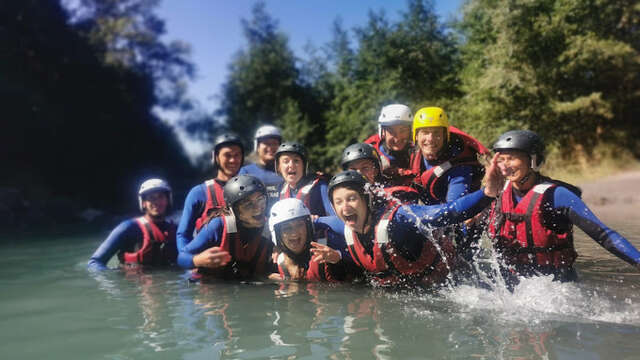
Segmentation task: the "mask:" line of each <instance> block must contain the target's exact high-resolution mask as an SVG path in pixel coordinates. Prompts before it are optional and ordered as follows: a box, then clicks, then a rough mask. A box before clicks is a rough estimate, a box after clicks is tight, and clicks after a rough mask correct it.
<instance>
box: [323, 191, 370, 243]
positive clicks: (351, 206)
mask: <svg viewBox="0 0 640 360" xmlns="http://www.w3.org/2000/svg"><path fill="white" fill-rule="evenodd" d="M331 203H332V204H333V208H334V209H335V211H336V215H338V217H339V218H340V220H342V221H343V222H344V223H345V224H346V225H347V226H348V227H350V228H351V229H352V230H353V231H355V232H358V233H364V227H365V225H366V222H367V213H368V211H367V206H368V205H367V202H366V199H365V198H364V197H363V196H362V195H360V193H358V192H357V191H356V190H353V189H350V188H348V187H339V188H336V189H334V190H333V193H332V194H331Z"/></svg>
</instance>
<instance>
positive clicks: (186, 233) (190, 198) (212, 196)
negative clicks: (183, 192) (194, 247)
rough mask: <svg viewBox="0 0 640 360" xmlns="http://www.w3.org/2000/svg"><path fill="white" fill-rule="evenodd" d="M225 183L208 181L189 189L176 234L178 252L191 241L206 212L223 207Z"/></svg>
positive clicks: (215, 180) (214, 180) (216, 180)
mask: <svg viewBox="0 0 640 360" xmlns="http://www.w3.org/2000/svg"><path fill="white" fill-rule="evenodd" d="M224 184H225V182H224V181H220V180H218V179H213V180H208V181H206V182H204V183H202V184H198V185H196V186H194V187H193V188H191V190H190V191H189V193H188V194H187V198H186V199H185V200H184V209H183V210H182V217H181V218H180V223H179V224H178V231H177V234H176V237H177V239H176V240H177V244H178V250H180V249H182V248H183V247H185V246H186V245H187V244H189V242H191V240H193V234H194V231H197V230H199V228H200V226H202V223H203V222H204V219H206V217H207V215H209V214H207V212H211V211H215V209H220V208H222V207H223V206H224V197H223V193H222V188H223V187H224Z"/></svg>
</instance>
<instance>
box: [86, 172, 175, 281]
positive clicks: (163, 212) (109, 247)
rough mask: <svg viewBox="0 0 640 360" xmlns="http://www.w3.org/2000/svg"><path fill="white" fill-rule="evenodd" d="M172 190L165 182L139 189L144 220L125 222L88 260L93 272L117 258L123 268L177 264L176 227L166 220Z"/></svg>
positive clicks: (154, 181)
mask: <svg viewBox="0 0 640 360" xmlns="http://www.w3.org/2000/svg"><path fill="white" fill-rule="evenodd" d="M171 194H172V193H171V187H170V186H169V184H168V183H167V182H166V181H165V180H162V179H149V180H146V181H144V182H143V183H142V184H141V185H140V189H139V190H138V206H139V208H140V212H142V213H143V216H140V217H137V218H134V219H129V220H125V221H123V222H122V223H120V225H118V227H116V228H115V229H114V230H113V231H112V232H111V233H110V234H109V236H108V237H107V239H106V240H105V241H104V242H102V244H100V246H99V247H98V249H97V250H96V251H95V252H94V253H93V255H92V256H91V259H89V264H88V265H89V268H90V269H92V270H104V269H107V263H108V262H109V260H110V259H111V258H112V257H113V255H117V256H118V260H120V263H121V264H125V265H129V266H130V265H143V266H167V265H172V264H175V263H176V257H177V256H178V252H177V249H176V225H175V224H174V223H173V222H170V221H167V220H165V217H166V216H167V214H168V211H169V210H170V208H171V205H172V195H171Z"/></svg>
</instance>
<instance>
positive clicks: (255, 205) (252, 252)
mask: <svg viewBox="0 0 640 360" xmlns="http://www.w3.org/2000/svg"><path fill="white" fill-rule="evenodd" d="M224 199H225V202H226V210H227V211H226V212H225V214H224V215H222V216H219V217H216V218H213V219H211V221H209V222H208V223H207V224H205V225H204V226H203V227H202V229H201V231H200V232H199V233H198V235H196V237H195V239H194V240H193V241H192V242H190V243H189V244H187V245H186V246H185V247H184V248H182V249H180V253H179V255H178V265H180V266H181V267H183V268H185V269H197V272H196V273H195V274H194V275H196V276H198V277H200V276H204V277H211V278H218V279H227V280H233V279H238V280H251V279H257V278H264V277H267V276H268V275H269V274H271V273H273V272H274V271H275V266H274V265H273V261H272V259H271V252H272V250H273V244H272V243H271V240H270V239H269V232H268V230H267V228H266V227H265V223H266V219H267V218H266V211H267V193H266V189H265V186H264V184H263V183H262V181H260V179H258V178H256V177H254V176H251V175H238V176H235V177H233V178H231V179H230V180H229V181H227V183H226V184H225V186H224Z"/></svg>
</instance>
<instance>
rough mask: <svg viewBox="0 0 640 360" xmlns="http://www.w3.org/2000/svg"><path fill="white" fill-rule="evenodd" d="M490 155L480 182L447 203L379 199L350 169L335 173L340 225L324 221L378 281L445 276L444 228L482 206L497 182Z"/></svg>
mask: <svg viewBox="0 0 640 360" xmlns="http://www.w3.org/2000/svg"><path fill="white" fill-rule="evenodd" d="M496 166H497V165H496V159H495V158H494V159H493V160H492V164H491V167H490V168H489V169H488V170H487V176H486V184H487V185H486V187H485V188H483V189H481V190H478V191H475V192H473V193H471V194H468V195H466V196H463V197H462V198H460V199H458V200H455V201H452V202H450V203H447V204H439V205H423V206H421V205H405V206H402V205H401V204H400V203H399V202H397V201H388V200H386V199H381V198H380V197H379V196H377V195H376V194H375V193H374V192H371V191H370V190H369V186H367V185H366V180H365V179H364V177H363V176H362V175H361V174H360V173H358V172H356V171H353V170H347V171H343V172H341V173H339V174H337V175H335V176H334V177H333V178H332V179H331V181H330V182H329V197H330V199H331V202H332V205H333V207H334V209H335V211H336V214H337V216H338V218H340V220H342V222H343V224H342V226H341V227H340V226H335V221H334V222H333V223H334V224H331V223H330V222H329V220H325V219H327V218H320V219H318V221H319V222H324V223H327V224H328V225H329V226H330V227H331V230H332V231H334V232H338V233H339V234H343V235H344V238H345V240H346V242H347V248H348V251H349V254H350V255H351V258H352V259H353V261H354V262H355V263H356V264H357V265H358V266H359V267H361V268H362V269H363V270H364V272H365V273H366V274H367V276H368V277H369V278H370V279H371V280H372V281H373V282H374V283H377V284H382V285H414V284H417V285H423V286H431V285H434V284H437V283H440V282H442V281H444V280H445V278H446V276H447V274H448V273H449V271H450V270H451V268H452V266H453V263H454V258H455V250H454V248H453V242H452V240H451V238H450V236H449V234H447V232H446V231H444V230H442V229H445V228H446V227H447V226H448V225H451V224H454V223H458V222H461V221H463V220H465V219H468V218H470V217H472V216H474V215H476V214H477V213H479V212H480V211H481V210H482V209H484V208H485V207H486V206H488V205H489V204H490V203H491V201H492V200H493V197H495V196H496V195H497V193H498V190H499V189H500V186H501V180H502V178H501V176H500V175H499V174H498V172H497V168H496Z"/></svg>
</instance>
